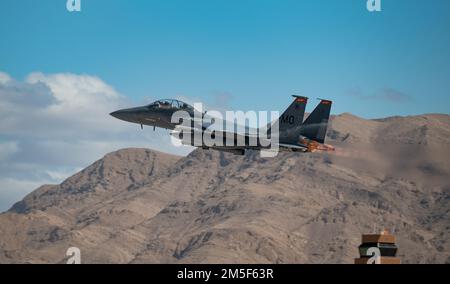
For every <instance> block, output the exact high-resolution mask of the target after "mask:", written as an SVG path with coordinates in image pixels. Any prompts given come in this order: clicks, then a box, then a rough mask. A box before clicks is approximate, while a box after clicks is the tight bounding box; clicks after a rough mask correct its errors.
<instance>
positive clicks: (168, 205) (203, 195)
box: [0, 114, 450, 263]
mask: <svg viewBox="0 0 450 284" xmlns="http://www.w3.org/2000/svg"><path fill="white" fill-rule="evenodd" d="M327 142H328V143H329V144H332V145H334V146H336V148H337V149H336V152H335V153H308V154H301V153H280V154H279V155H278V156H277V157H276V158H261V157H260V155H259V153H258V152H248V153H247V154H246V155H245V156H234V155H232V154H227V153H221V152H216V151H206V150H195V151H193V152H192V153H191V154H189V155H188V156H187V157H177V156H172V155H169V154H163V153H159V152H156V151H153V150H148V149H124V150H120V151H117V152H113V153H110V154H108V155H106V156H105V157H104V158H103V159H101V160H99V161H97V162H95V163H94V164H92V165H91V166H89V167H87V168H86V169H84V170H83V171H81V172H79V173H77V174H75V175H74V176H72V177H70V178H69V179H67V180H66V181H64V182H63V183H62V184H60V185H45V186H42V187H40V188H38V189H37V190H35V191H34V192H32V193H31V194H29V195H28V196H26V197H25V198H24V199H23V200H22V201H20V202H18V203H17V204H15V205H14V206H13V207H12V208H11V209H10V210H9V211H8V212H5V213H3V214H0V263H63V262H65V261H66V250H67V249H68V248H69V247H72V246H76V247H78V248H80V250H81V260H82V262H83V263H352V262H353V258H355V257H357V255H358V251H357V247H358V245H359V244H360V238H361V234H362V233H372V232H374V231H380V230H381V229H383V228H386V229H388V230H390V231H392V232H393V233H394V234H395V235H396V236H397V239H398V245H399V247H400V251H399V256H400V257H401V258H402V261H403V262H404V263H450V243H449V233H450V175H449V174H450V159H449V157H450V116H448V115H437V114H436V115H421V116H413V117H391V118H386V119H379V120H364V119H361V118H358V117H355V116H352V115H350V114H343V115H339V116H336V117H333V119H332V121H331V126H330V129H329V131H328V140H327Z"/></svg>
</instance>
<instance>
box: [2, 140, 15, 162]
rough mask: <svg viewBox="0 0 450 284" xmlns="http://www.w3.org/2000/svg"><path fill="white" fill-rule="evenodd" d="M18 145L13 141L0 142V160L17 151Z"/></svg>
mask: <svg viewBox="0 0 450 284" xmlns="http://www.w3.org/2000/svg"><path fill="white" fill-rule="evenodd" d="M18 150H19V147H17V143H15V142H6V143H0V162H3V161H5V160H7V159H8V158H9V157H10V156H12V155H13V154H15V153H17V151H18Z"/></svg>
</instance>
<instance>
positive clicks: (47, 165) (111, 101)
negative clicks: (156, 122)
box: [0, 72, 191, 211]
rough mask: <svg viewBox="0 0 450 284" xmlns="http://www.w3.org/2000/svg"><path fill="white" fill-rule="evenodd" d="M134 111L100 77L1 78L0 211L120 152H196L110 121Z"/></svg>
mask: <svg viewBox="0 0 450 284" xmlns="http://www.w3.org/2000/svg"><path fill="white" fill-rule="evenodd" d="M131 105H132V102H130V101H129V100H128V99H126V98H125V97H123V96H121V95H120V94H119V93H118V92H117V91H116V90H115V89H114V88H113V87H111V86H110V85H108V84H107V83H105V82H104V81H102V80H101V79H100V78H98V77H95V76H90V75H76V74H67V73H65V74H43V73H32V74H30V75H29V76H28V77H27V78H26V80H25V81H24V82H19V81H15V80H14V79H12V78H11V77H10V76H9V75H7V74H6V73H1V72H0V121H1V123H0V201H1V202H0V211H2V210H5V209H8V208H7V207H9V206H11V205H12V204H13V203H14V202H16V201H18V199H17V196H18V193H20V194H19V195H20V196H21V197H23V194H24V193H25V192H29V191H31V190H33V189H35V188H36V186H37V185H40V184H42V183H59V182H61V181H62V180H63V179H64V178H66V177H68V176H70V175H71V174H74V173H75V172H76V171H77V170H79V169H80V168H84V167H86V166H87V165H89V164H90V163H92V162H94V161H95V160H97V159H99V158H101V157H102V156H103V155H105V154H106V153H108V152H111V151H114V150H118V149H120V148H126V147H148V148H153V149H156V150H160V151H165V152H171V153H176V154H181V155H183V154H187V153H188V152H189V151H191V148H187V147H182V148H175V147H173V146H172V145H171V144H170V136H169V135H168V134H167V132H166V131H164V130H157V131H155V132H153V131H151V130H150V128H144V131H142V130H140V127H139V126H138V125H132V124H130V123H126V122H123V121H120V120H117V119H115V118H113V117H111V116H110V115H109V113H110V112H112V111H114V110H117V109H119V108H124V107H129V106H131ZM12 198H14V200H13V199H12ZM5 204H7V205H8V206H6V207H5Z"/></svg>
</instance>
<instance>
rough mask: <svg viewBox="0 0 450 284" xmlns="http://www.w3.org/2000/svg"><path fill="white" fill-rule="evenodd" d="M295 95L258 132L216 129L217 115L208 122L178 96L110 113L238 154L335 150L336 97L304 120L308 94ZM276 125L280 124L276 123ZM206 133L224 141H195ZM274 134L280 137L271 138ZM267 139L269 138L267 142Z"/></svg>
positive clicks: (186, 141)
mask: <svg viewBox="0 0 450 284" xmlns="http://www.w3.org/2000/svg"><path fill="white" fill-rule="evenodd" d="M293 97H294V101H293V102H292V103H291V105H290V106H289V107H288V108H287V109H286V110H285V111H284V113H283V114H282V115H281V116H280V117H279V118H278V119H277V120H275V121H274V122H272V123H269V124H268V125H267V126H265V127H261V128H259V129H257V130H256V135H255V134H254V133H253V134H251V133H250V132H249V131H247V130H246V131H245V132H244V133H238V132H236V131H228V128H227V129H225V128H223V129H220V130H212V129H211V128H210V127H209V126H211V124H212V123H214V122H215V121H214V118H213V119H210V120H209V122H206V123H205V122H204V120H203V119H204V118H205V117H206V116H207V113H206V112H205V113H203V112H199V111H198V110H196V109H195V108H193V107H192V106H190V105H189V104H187V103H185V102H182V101H179V100H175V99H164V100H158V101H155V102H153V103H151V104H149V105H146V106H141V107H135V108H127V109H121V110H118V111H115V112H112V113H111V114H110V115H112V116H113V117H115V118H118V119H121V120H124V121H128V122H132V123H137V124H140V125H141V127H142V126H143V125H149V126H153V128H156V127H159V128H165V129H170V130H172V132H171V135H174V136H176V137H177V138H178V139H180V140H182V143H183V144H187V145H191V146H195V147H200V148H203V149H214V150H219V151H225V152H231V153H234V154H237V155H244V154H245V151H246V150H267V149H272V148H273V147H274V144H276V145H275V146H276V148H277V150H279V151H291V152H316V151H334V148H333V147H332V146H330V145H326V144H324V142H325V135H326V132H327V126H328V120H329V117H330V111H331V105H332V101H330V100H324V99H320V103H319V105H318V106H317V107H316V108H315V109H314V111H313V112H312V113H311V114H310V115H309V116H308V117H307V119H306V120H305V121H303V118H304V115H305V109H306V104H307V102H308V98H307V97H302V96H293ZM180 111H181V112H183V113H185V114H186V115H185V116H184V117H183V119H175V120H174V119H173V116H174V114H176V113H177V112H180ZM199 118H200V119H199ZM186 120H190V122H189V124H188V126H186ZM174 121H175V122H174ZM275 125H277V127H274V126H275ZM233 129H234V128H233ZM246 129H248V128H246ZM263 131H264V132H265V133H267V135H266V137H267V138H265V139H263V138H260V135H259V134H260V133H262V132H263ZM186 133H188V135H186ZM205 133H206V134H209V135H210V137H212V138H214V139H216V141H217V140H219V141H221V142H223V143H218V144H213V145H211V144H207V143H204V142H200V144H199V143H198V141H197V143H195V142H194V141H195V139H194V135H195V134H205ZM230 137H231V140H230ZM273 137H276V138H277V139H271V138H273ZM186 138H190V139H186ZM267 141H269V142H268V143H267ZM274 141H276V142H274Z"/></svg>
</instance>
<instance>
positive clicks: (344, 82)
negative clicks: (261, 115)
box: [0, 0, 450, 118]
mask: <svg viewBox="0 0 450 284" xmlns="http://www.w3.org/2000/svg"><path fill="white" fill-rule="evenodd" d="M81 3H82V12H79V13H69V12H68V11H67V10H66V8H65V7H66V0H39V1H36V0H2V1H1V2H0V34H1V44H0V71H3V72H5V73H8V74H9V75H10V76H11V77H13V78H16V79H23V78H25V77H26V76H27V75H28V74H29V73H31V72H35V71H38V72H43V73H45V74H53V73H74V74H89V75H93V76H98V77H99V78H101V79H102V80H104V81H105V82H107V83H108V84H109V85H111V86H113V87H114V88H115V89H116V90H117V91H118V92H119V93H120V94H122V95H124V96H127V97H129V98H131V99H132V100H133V101H134V102H136V103H140V102H142V101H144V100H146V99H148V98H149V97H150V98H160V97H164V98H165V97H176V96H185V97H193V98H198V99H201V100H203V101H205V102H207V103H208V102H209V103H212V102H213V101H214V100H215V98H216V97H217V95H218V94H224V95H226V96H229V97H230V98H231V99H230V100H229V106H230V108H231V109H235V110H250V109H254V110H280V111H281V110H283V109H284V108H285V107H286V105H287V104H288V103H289V102H290V98H289V95H291V94H302V95H306V96H309V97H311V98H316V97H324V98H330V99H333V100H334V101H335V105H334V113H343V112H351V113H353V114H356V115H359V116H362V117H366V118H374V117H384V116H391V115H410V114H422V113H450V108H449V105H450V96H449V95H450V94H449V91H450V80H448V76H449V74H450V32H449V27H450V1H448V0H433V1H425V0H382V8H383V11H382V12H380V13H369V12H368V11H367V10H366V1H365V0H339V1H336V0H303V1H301V0H280V1H275V0H239V1H238V0H132V1H125V0H109V1H107V0H82V2H81ZM310 108H312V106H310Z"/></svg>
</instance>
